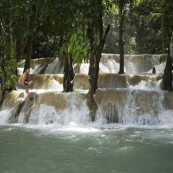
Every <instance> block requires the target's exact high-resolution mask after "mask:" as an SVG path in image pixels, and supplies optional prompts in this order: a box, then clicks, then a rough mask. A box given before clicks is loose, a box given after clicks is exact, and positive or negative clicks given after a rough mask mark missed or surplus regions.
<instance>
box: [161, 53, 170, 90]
mask: <svg viewBox="0 0 173 173" xmlns="http://www.w3.org/2000/svg"><path fill="white" fill-rule="evenodd" d="M172 70H173V66H172V58H171V56H170V55H168V56H167V61H166V66H165V69H164V74H163V76H162V82H161V88H162V89H163V90H169V91H172Z"/></svg>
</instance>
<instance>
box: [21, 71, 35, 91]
mask: <svg viewBox="0 0 173 173" xmlns="http://www.w3.org/2000/svg"><path fill="white" fill-rule="evenodd" d="M29 73H30V69H29V68H27V69H25V70H24V72H23V74H22V75H21V76H20V77H19V80H18V84H19V85H20V86H22V87H23V88H25V91H26V93H27V94H29V88H30V87H31V86H32V85H33V81H32V80H30V74H29Z"/></svg>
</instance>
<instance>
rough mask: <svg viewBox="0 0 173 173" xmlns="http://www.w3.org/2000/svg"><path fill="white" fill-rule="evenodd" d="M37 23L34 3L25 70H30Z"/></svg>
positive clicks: (34, 4)
mask: <svg viewBox="0 0 173 173" xmlns="http://www.w3.org/2000/svg"><path fill="white" fill-rule="evenodd" d="M35 21H36V1H34V3H33V4H32V14H31V18H30V24H29V32H30V33H29V36H28V40H27V49H26V59H25V66H24V70H25V69H26V68H30V61H31V54H32V42H33V33H34V27H35Z"/></svg>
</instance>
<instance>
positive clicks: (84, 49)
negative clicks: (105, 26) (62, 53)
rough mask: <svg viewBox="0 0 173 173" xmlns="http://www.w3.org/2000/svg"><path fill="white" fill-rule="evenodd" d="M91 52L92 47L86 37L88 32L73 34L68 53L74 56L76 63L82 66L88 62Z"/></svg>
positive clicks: (80, 31)
mask: <svg viewBox="0 0 173 173" xmlns="http://www.w3.org/2000/svg"><path fill="white" fill-rule="evenodd" d="M89 50H90V46H89V42H88V39H87V36H86V32H85V31H84V32H83V31H82V30H78V31H77V32H73V34H72V35H71V37H70V42H69V45H68V53H71V54H72V58H73V59H74V62H75V63H77V64H81V63H82V61H83V60H84V61H85V62H88V60H89Z"/></svg>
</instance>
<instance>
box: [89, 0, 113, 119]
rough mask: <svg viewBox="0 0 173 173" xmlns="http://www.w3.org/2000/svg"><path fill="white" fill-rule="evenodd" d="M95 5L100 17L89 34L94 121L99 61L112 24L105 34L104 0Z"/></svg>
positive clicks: (98, 0)
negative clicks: (103, 18) (103, 19)
mask: <svg viewBox="0 0 173 173" xmlns="http://www.w3.org/2000/svg"><path fill="white" fill-rule="evenodd" d="M94 5H95V6H96V7H99V9H98V13H97V14H98V15H97V16H98V17H97V18H96V19H94V20H93V24H92V25H91V26H92V27H91V28H90V33H89V35H90V36H91V38H90V45H92V53H91V58H90V65H89V73H88V75H89V84H90V88H89V107H90V111H91V119H92V121H94V120H95V116H96V112H97V108H98V106H97V103H96V101H95V92H96V89H97V82H98V76H99V63H100V59H101V54H102V50H103V47H104V44H105V40H106V36H107V34H108V32H109V29H110V25H108V27H107V30H106V32H105V35H104V37H103V38H102V36H103V21H102V0H95V1H94Z"/></svg>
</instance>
